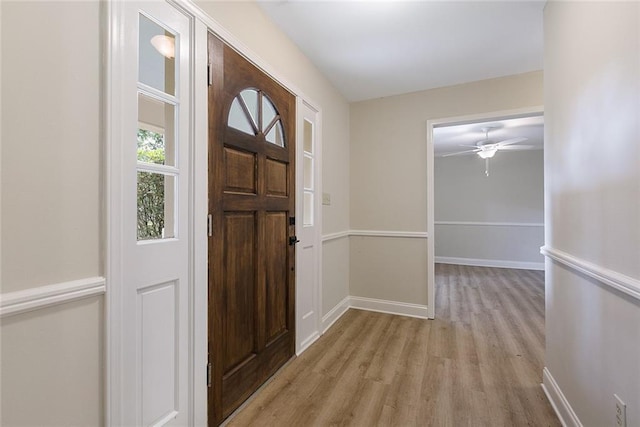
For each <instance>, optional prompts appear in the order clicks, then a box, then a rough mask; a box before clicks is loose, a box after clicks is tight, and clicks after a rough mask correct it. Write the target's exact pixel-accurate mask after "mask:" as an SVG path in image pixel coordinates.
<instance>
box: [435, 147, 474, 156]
mask: <svg viewBox="0 0 640 427" xmlns="http://www.w3.org/2000/svg"><path fill="white" fill-rule="evenodd" d="M478 151H480V149H479V148H476V149H475V150H465V151H458V152H457V153H447V154H442V155H440V157H450V156H459V155H461V154H471V153H477V152H478Z"/></svg>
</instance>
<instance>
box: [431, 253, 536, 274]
mask: <svg viewBox="0 0 640 427" xmlns="http://www.w3.org/2000/svg"><path fill="white" fill-rule="evenodd" d="M435 262H436V263H439V264H457V265H471V266H474V267H496V268H515V269H518V270H540V271H544V262H526V261H506V260H500V259H478V258H455V257H443V256H437V257H435Z"/></svg>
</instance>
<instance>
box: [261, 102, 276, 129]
mask: <svg viewBox="0 0 640 427" xmlns="http://www.w3.org/2000/svg"><path fill="white" fill-rule="evenodd" d="M277 115H278V113H277V112H276V109H275V108H274V106H273V104H272V103H271V100H270V99H269V98H267V97H266V95H264V94H263V95H262V130H265V129H267V126H269V125H270V124H271V122H272V121H273V119H275V118H276V116H277Z"/></svg>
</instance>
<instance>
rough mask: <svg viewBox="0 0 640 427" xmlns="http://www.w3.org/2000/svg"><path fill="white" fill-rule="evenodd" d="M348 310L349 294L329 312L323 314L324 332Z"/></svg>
mask: <svg viewBox="0 0 640 427" xmlns="http://www.w3.org/2000/svg"><path fill="white" fill-rule="evenodd" d="M347 310H349V296H346V297H344V299H343V300H342V301H340V302H339V303H338V304H336V306H335V307H333V308H332V309H331V310H329V312H328V313H327V314H325V315H324V316H322V333H323V334H324V333H325V332H327V330H329V328H330V327H332V326H333V324H334V323H336V322H337V321H338V319H339V318H341V317H342V315H343V314H345V313H346V312H347Z"/></svg>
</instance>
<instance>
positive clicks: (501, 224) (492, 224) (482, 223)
mask: <svg viewBox="0 0 640 427" xmlns="http://www.w3.org/2000/svg"><path fill="white" fill-rule="evenodd" d="M434 224H435V225H464V226H477V227H544V224H543V223H541V222H540V223H538V222H486V221H434Z"/></svg>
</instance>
